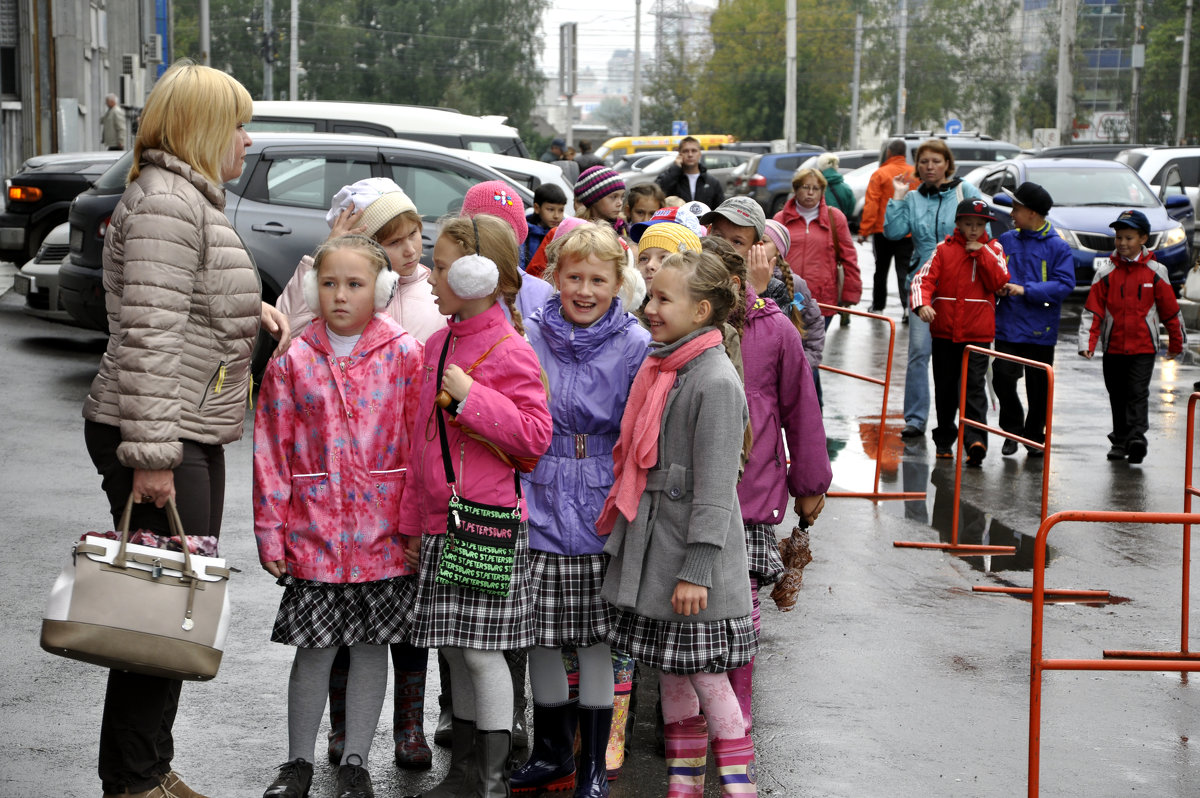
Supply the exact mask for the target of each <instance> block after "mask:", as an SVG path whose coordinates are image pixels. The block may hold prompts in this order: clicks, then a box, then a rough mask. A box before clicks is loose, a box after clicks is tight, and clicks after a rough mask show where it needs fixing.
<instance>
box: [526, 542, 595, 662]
mask: <svg viewBox="0 0 1200 798" xmlns="http://www.w3.org/2000/svg"><path fill="white" fill-rule="evenodd" d="M530 561H531V562H532V586H533V635H534V644H535V645H539V646H550V647H551V648H558V647H560V646H592V645H595V644H596V643H603V642H604V641H605V639H606V637H607V636H608V630H609V627H611V626H612V620H613V607H612V605H611V604H609V603H608V602H607V601H605V600H604V599H602V598H600V588H601V587H602V586H603V585H604V571H605V570H606V569H607V567H608V556H607V555H605V554H582V555H578V556H571V555H567V554H554V553H551V552H547V551H533V552H530Z"/></svg>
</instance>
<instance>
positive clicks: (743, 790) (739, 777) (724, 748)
mask: <svg viewBox="0 0 1200 798" xmlns="http://www.w3.org/2000/svg"><path fill="white" fill-rule="evenodd" d="M712 749H713V759H714V760H716V763H717V772H718V773H720V774H721V798H743V797H744V796H747V795H755V796H756V795H758V785H757V781H758V778H757V775H756V774H755V772H754V771H755V769H754V743H753V742H752V741H751V740H750V736H749V735H746V736H745V737H743V738H741V739H740V740H713V742H712Z"/></svg>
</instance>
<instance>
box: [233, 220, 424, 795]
mask: <svg viewBox="0 0 1200 798" xmlns="http://www.w3.org/2000/svg"><path fill="white" fill-rule="evenodd" d="M314 264H315V265H314V269H313V271H311V272H309V274H308V277H307V279H306V280H305V285H304V288H305V295H306V298H307V301H308V303H309V305H310V306H311V307H312V309H313V311H314V312H315V313H316V314H317V315H318V318H317V319H316V320H314V321H313V322H312V323H311V324H309V325H308V326H307V327H306V328H305V329H304V333H303V335H302V336H301V337H300V338H299V339H297V340H295V341H294V342H293V343H292V346H291V347H290V348H289V349H288V351H287V353H286V354H284V355H283V356H282V357H279V358H276V359H274V360H272V361H271V362H270V363H269V364H268V365H267V370H266V374H265V376H264V378H263V384H262V388H261V389H260V391H259V396H258V411H257V413H256V414H255V419H254V534H255V537H256V538H257V540H258V553H259V559H260V560H261V561H262V564H263V568H264V569H266V570H267V571H268V572H269V573H270V574H271V575H272V576H274V577H276V578H277V579H278V580H279V584H280V585H281V586H283V588H284V592H283V598H282V600H281V601H280V605H279V614H278V616H277V617H276V620H275V628H274V630H273V632H272V634H271V639H272V640H274V641H275V642H278V643H285V644H288V645H293V646H296V658H295V664H294V665H293V667H292V672H291V677H290V679H289V683H288V761H287V762H286V763H285V764H284V765H283V766H281V767H280V769H279V775H278V777H277V778H276V780H275V782H274V783H273V784H271V786H270V787H269V788H268V789H267V792H266V793H265V794H266V795H268V796H287V795H305V794H307V793H308V791H309V787H310V785H311V782H312V775H313V765H312V758H313V749H314V747H315V745H316V735H317V728H318V726H319V725H320V721H321V715H322V713H323V712H324V710H325V695H326V689H327V685H328V683H329V674H330V669H331V668H332V666H333V661H334V657H335V656H336V655H337V652H338V648H339V647H340V646H348V647H349V648H350V671H349V678H348V682H347V702H346V703H347V712H346V716H347V717H346V741H345V749H344V752H343V755H342V757H341V761H340V762H339V763H338V764H339V765H340V767H339V768H338V770H337V783H338V786H337V791H336V794H337V795H338V796H343V797H344V798H352V797H357V796H367V795H370V794H371V789H370V776H369V775H368V773H367V770H366V765H367V761H368V754H369V752H370V748H371V740H372V738H373V737H374V735H375V726H376V724H377V723H378V721H379V713H380V711H381V709H382V707H383V700H384V694H385V693H386V691H387V663H388V644H392V643H401V642H404V640H405V638H406V637H407V633H408V629H407V626H406V625H405V624H404V622H403V618H404V611H403V610H404V601H405V596H406V595H407V594H408V591H407V590H406V589H405V588H406V586H405V584H404V583H405V582H406V581H411V580H403V579H397V578H396V577H400V576H404V575H406V574H411V573H412V568H411V567H409V565H408V563H407V561H406V560H405V558H404V543H403V538H401V536H400V534H399V530H398V529H397V519H398V517H399V516H400V514H401V499H402V497H403V494H404V478H405V470H406V466H407V465H408V462H407V461H408V453H409V450H410V448H411V438H412V436H413V429H414V427H415V419H416V409H417V386H418V383H419V379H420V374H421V360H422V357H421V356H422V348H421V344H420V343H418V342H417V341H416V339H414V338H413V337H412V336H411V335H409V334H408V333H406V332H405V331H404V330H403V329H401V327H400V325H399V324H397V323H396V322H395V321H393V320H392V319H391V318H390V317H388V316H386V315H384V314H382V313H378V314H377V313H376V311H377V310H382V309H383V308H384V307H385V306H386V305H387V303H388V300H389V299H390V298H391V296H392V293H393V291H394V290H395V286H396V278H397V275H396V273H395V272H393V271H392V270H391V268H390V266H389V265H388V257H387V253H385V252H384V250H383V248H382V247H380V246H379V245H378V244H377V243H375V242H374V241H372V240H371V239H369V238H366V237H364V236H359V235H351V236H344V237H341V238H336V239H334V240H332V241H328V242H326V243H325V244H323V245H322V246H321V247H320V248H319V249H318V250H317V253H316V257H315V258H314Z"/></svg>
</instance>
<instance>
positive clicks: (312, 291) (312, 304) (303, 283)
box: [300, 268, 321, 317]
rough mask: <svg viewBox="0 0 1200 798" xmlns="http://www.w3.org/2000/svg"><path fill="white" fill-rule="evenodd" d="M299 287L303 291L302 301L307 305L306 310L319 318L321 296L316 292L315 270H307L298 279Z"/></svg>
mask: <svg viewBox="0 0 1200 798" xmlns="http://www.w3.org/2000/svg"><path fill="white" fill-rule="evenodd" d="M300 287H301V288H302V289H304V301H305V302H307V303H308V309H309V310H311V311H312V312H313V315H314V316H318V317H319V316H320V315H321V295H320V292H319V291H318V287H319V283H318V282H317V270H316V268H312V269H309V270H308V272H307V273H305V275H304V277H302V278H301V279H300Z"/></svg>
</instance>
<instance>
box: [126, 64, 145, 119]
mask: <svg viewBox="0 0 1200 798" xmlns="http://www.w3.org/2000/svg"><path fill="white" fill-rule="evenodd" d="M144 75H145V72H144V71H143V70H142V58H141V56H140V55H139V54H137V53H124V54H123V55H122V56H121V105H124V106H129V107H133V108H141V107H142V99H143V96H144V94H145V89H144V86H145V83H144Z"/></svg>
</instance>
